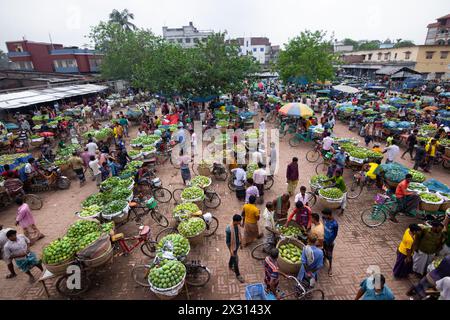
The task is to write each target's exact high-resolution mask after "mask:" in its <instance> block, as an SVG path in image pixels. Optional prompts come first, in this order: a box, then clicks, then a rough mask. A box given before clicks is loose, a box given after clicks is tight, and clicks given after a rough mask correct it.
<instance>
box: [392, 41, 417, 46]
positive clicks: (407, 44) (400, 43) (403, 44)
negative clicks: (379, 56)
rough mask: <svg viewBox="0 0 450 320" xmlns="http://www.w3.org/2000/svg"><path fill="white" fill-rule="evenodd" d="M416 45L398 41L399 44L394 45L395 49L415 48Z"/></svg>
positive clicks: (410, 42)
mask: <svg viewBox="0 0 450 320" xmlns="http://www.w3.org/2000/svg"><path fill="white" fill-rule="evenodd" d="M414 46H415V44H414V42H413V41H411V40H401V39H399V41H397V43H396V44H395V45H394V48H406V47H414Z"/></svg>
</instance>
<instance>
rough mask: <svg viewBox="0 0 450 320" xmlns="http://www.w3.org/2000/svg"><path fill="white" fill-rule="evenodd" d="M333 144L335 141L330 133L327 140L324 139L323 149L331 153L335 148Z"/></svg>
mask: <svg viewBox="0 0 450 320" xmlns="http://www.w3.org/2000/svg"><path fill="white" fill-rule="evenodd" d="M333 142H334V140H333V138H332V137H331V136H330V133H329V132H328V133H327V136H326V137H325V138H323V140H322V143H323V144H322V149H323V150H324V151H330V150H331V149H332V147H333Z"/></svg>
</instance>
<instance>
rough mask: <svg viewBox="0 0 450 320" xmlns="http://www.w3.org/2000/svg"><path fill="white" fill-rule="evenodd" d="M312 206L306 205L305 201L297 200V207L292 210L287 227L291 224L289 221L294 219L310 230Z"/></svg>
mask: <svg viewBox="0 0 450 320" xmlns="http://www.w3.org/2000/svg"><path fill="white" fill-rule="evenodd" d="M311 214H312V211H311V208H310V207H308V206H305V205H304V204H303V202H301V201H297V202H296V203H295V209H294V210H292V212H291V214H290V215H289V217H288V218H287V221H286V224H285V226H286V227H287V226H288V225H289V222H291V221H292V219H294V217H295V219H294V221H295V222H296V223H297V224H298V225H299V226H300V227H303V228H305V229H306V230H309V229H310V228H311Z"/></svg>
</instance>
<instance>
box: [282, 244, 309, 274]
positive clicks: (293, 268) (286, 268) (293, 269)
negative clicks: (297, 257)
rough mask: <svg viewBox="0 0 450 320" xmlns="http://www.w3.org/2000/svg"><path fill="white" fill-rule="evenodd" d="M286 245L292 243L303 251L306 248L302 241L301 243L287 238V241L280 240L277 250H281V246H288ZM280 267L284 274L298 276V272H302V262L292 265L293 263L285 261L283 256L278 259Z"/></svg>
mask: <svg viewBox="0 0 450 320" xmlns="http://www.w3.org/2000/svg"><path fill="white" fill-rule="evenodd" d="M286 243H292V244H294V245H296V246H297V247H300V248H301V249H302V250H303V248H304V244H303V243H302V242H301V241H299V240H297V239H293V238H287V239H283V240H280V241H279V242H278V244H277V248H279V247H280V246H281V245H283V244H286ZM278 265H279V267H280V270H281V271H282V272H284V273H288V274H295V275H297V274H298V272H299V271H300V266H301V262H298V263H291V262H289V261H287V260H285V259H283V258H282V257H281V256H279V257H278Z"/></svg>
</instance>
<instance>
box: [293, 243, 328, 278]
mask: <svg viewBox="0 0 450 320" xmlns="http://www.w3.org/2000/svg"><path fill="white" fill-rule="evenodd" d="M316 241H317V238H315V237H309V238H308V245H307V246H306V247H305V248H304V249H303V251H302V257H301V260H302V266H301V268H300V272H299V273H298V276H297V279H298V280H299V281H303V280H307V281H309V283H310V285H311V286H314V283H315V281H316V280H317V274H318V272H319V270H320V269H321V268H322V267H323V251H322V250H321V249H319V248H317V247H316V246H315V243H316ZM311 278H313V279H314V280H313V281H312V282H311Z"/></svg>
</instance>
